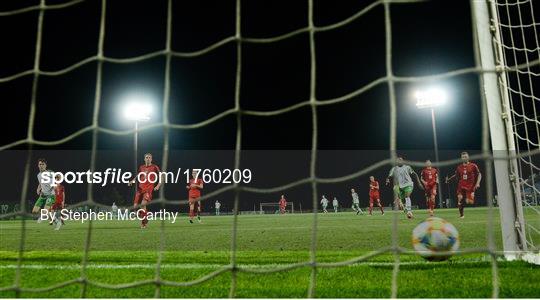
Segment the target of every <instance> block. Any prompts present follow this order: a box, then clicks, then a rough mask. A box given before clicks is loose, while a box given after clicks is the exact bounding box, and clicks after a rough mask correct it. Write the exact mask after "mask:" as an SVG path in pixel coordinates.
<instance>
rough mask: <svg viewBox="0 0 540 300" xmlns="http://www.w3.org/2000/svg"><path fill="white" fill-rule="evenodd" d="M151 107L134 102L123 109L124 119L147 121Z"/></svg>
mask: <svg viewBox="0 0 540 300" xmlns="http://www.w3.org/2000/svg"><path fill="white" fill-rule="evenodd" d="M151 112H152V106H151V105H150V104H148V103H144V102H139V101H134V102H130V103H128V104H127V105H126V106H125V107H124V117H125V118H126V119H128V120H130V121H136V122H140V121H148V120H150V113H151Z"/></svg>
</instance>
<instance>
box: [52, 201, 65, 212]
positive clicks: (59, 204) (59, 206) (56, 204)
mask: <svg viewBox="0 0 540 300" xmlns="http://www.w3.org/2000/svg"><path fill="white" fill-rule="evenodd" d="M62 208H64V205H62V201H59V202H58V201H57V202H54V204H53V205H52V206H51V210H60V209H62Z"/></svg>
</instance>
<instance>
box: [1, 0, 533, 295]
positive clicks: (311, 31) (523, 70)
mask: <svg viewBox="0 0 540 300" xmlns="http://www.w3.org/2000/svg"><path fill="white" fill-rule="evenodd" d="M422 1H423V0H378V1H375V2H373V3H372V4H370V5H367V6H366V7H365V8H363V9H362V10H360V11H358V12H356V13H355V14H353V15H351V16H350V17H349V18H347V19H344V20H342V21H340V22H337V23H334V24H331V25H327V26H316V25H315V22H314V19H313V0H309V1H308V23H307V24H306V26H305V27H303V28H300V29H297V30H294V31H291V32H288V33H286V34H283V35H280V36H275V37H268V38H250V37H244V36H242V33H241V30H240V29H241V26H240V25H241V0H237V1H236V33H235V35H234V36H229V37H227V38H225V39H223V40H220V41H217V42H215V43H214V44H212V45H210V46H208V47H206V48H204V49H201V50H198V51H193V52H178V51H174V50H173V49H172V47H171V35H172V17H173V14H172V10H173V3H172V0H168V6H167V38H166V43H165V47H164V48H163V49H162V50H159V51H155V52H152V53H148V54H144V55H141V56H136V57H129V58H112V57H106V56H105V55H104V52H103V49H104V41H105V34H106V32H105V21H106V12H107V0H102V1H101V17H100V30H99V40H98V51H97V53H96V55H93V56H91V57H88V58H86V59H83V60H81V61H79V62H77V63H75V64H73V65H71V66H69V67H67V68H64V69H60V70H49V71H47V70H42V69H41V66H40V58H41V42H42V33H43V19H44V17H45V13H46V11H48V10H52V9H62V8H65V7H68V6H72V5H77V4H79V3H81V2H83V0H77V1H71V2H68V3H66V4H61V5H46V3H45V0H41V2H40V4H39V5H37V6H31V7H27V8H23V9H18V10H14V11H9V12H0V17H2V16H13V15H16V14H22V13H25V12H29V11H36V10H37V11H39V14H38V23H37V24H38V26H37V38H36V47H35V61H34V67H33V68H32V69H31V70H26V71H23V72H20V73H17V74H13V75H10V76H7V77H3V78H0V83H5V82H9V81H13V80H16V79H18V78H21V77H23V76H33V85H32V96H31V105H30V114H29V118H28V120H29V121H28V131H27V136H26V138H24V139H22V140H19V141H16V142H13V143H10V144H7V145H2V146H0V151H1V150H7V149H11V148H14V147H16V146H19V145H25V144H28V145H29V148H30V151H29V154H28V159H27V161H26V165H25V173H24V180H23V182H22V185H23V188H22V194H21V201H20V203H21V210H22V212H20V213H16V214H17V215H22V216H27V215H29V214H28V213H26V212H27V207H26V198H27V190H28V189H27V188H28V185H29V178H30V165H31V157H32V151H31V150H32V148H31V147H32V145H43V146H52V145H60V144H63V143H66V142H67V141H70V140H72V139H74V138H76V137H78V136H80V135H82V134H84V133H87V132H92V134H93V138H92V139H93V142H92V156H91V163H90V167H89V169H90V170H91V171H93V170H94V168H95V164H96V150H97V137H98V134H99V133H105V134H109V135H113V136H120V135H129V134H133V133H134V131H133V130H125V131H116V130H111V129H107V128H104V127H101V126H100V124H99V122H98V120H99V118H98V117H99V111H100V109H99V107H100V101H101V90H102V68H103V62H109V63H117V64H125V63H134V62H140V61H143V60H147V59H150V58H153V57H157V56H164V57H166V64H165V70H164V93H163V116H162V122H161V123H155V124H151V125H148V126H143V127H141V128H140V130H141V131H143V130H148V129H150V128H155V127H160V128H163V131H164V143H163V156H162V158H163V159H162V170H165V171H166V170H167V167H168V160H169V156H168V154H169V130H185V129H193V128H200V127H203V126H206V125H208V124H211V123H213V122H216V121H218V120H220V119H222V118H224V117H225V116H228V115H235V116H236V120H237V131H236V147H235V150H236V152H235V153H236V155H235V168H238V167H240V163H241V157H240V153H241V151H240V150H241V144H242V143H241V142H242V116H244V115H252V116H261V117H265V116H273V115H278V114H283V113H286V112H289V111H292V110H295V109H298V108H301V107H310V108H311V116H312V118H311V120H312V129H313V130H312V144H311V162H310V173H309V174H310V175H309V177H307V178H304V179H300V180H298V181H295V182H291V183H289V184H286V185H283V186H278V187H272V188H265V189H262V188H253V187H245V186H240V185H237V184H235V185H229V186H226V187H224V188H221V189H219V190H217V191H215V192H212V193H209V194H206V195H204V196H203V197H202V198H201V200H205V199H208V198H211V197H214V196H216V195H219V194H222V193H224V192H226V191H230V190H234V191H235V199H234V208H233V212H234V217H233V218H234V219H233V231H232V240H231V250H230V253H231V255H230V264H229V265H226V266H223V267H221V268H219V269H218V270H216V271H214V272H211V273H209V274H206V275H204V276H202V277H200V278H198V279H196V280H193V281H187V282H173V281H168V280H164V279H163V278H162V277H161V262H162V258H163V255H162V254H163V249H164V246H163V245H164V240H163V236H164V234H163V233H164V230H165V229H164V225H163V224H164V223H163V222H164V221H162V223H161V233H162V234H161V236H162V240H161V244H160V245H161V247H160V251H159V255H158V259H157V261H156V267H155V277H154V278H153V279H149V280H142V281H135V282H130V283H125V284H108V283H104V282H97V281H94V280H90V279H89V278H88V277H87V273H86V268H87V264H88V253H89V249H90V244H91V240H92V238H91V235H92V231H93V230H92V228H93V227H92V222H91V221H90V222H89V225H88V231H87V236H86V242H85V248H84V256H83V260H82V262H81V273H80V276H78V277H76V278H73V279H71V280H68V281H65V282H60V283H57V284H54V285H51V286H47V287H41V288H28V287H22V285H21V270H22V267H21V266H22V264H23V252H24V250H25V233H26V227H25V223H26V221H25V219H24V218H23V219H22V221H21V224H22V227H21V239H20V245H19V259H18V261H17V268H16V272H15V278H14V280H13V284H12V285H10V286H5V287H0V291H15V292H16V296H19V295H20V293H21V292H36V293H39V292H47V291H51V290H55V289H59V288H61V287H65V286H68V285H73V284H80V285H81V286H82V289H81V296H82V297H84V296H86V288H87V287H88V286H89V285H91V286H95V287H100V288H106V289H123V288H129V287H137V286H142V285H148V284H152V285H154V286H155V296H156V297H159V296H160V291H161V287H162V286H176V287H180V286H192V285H197V284H200V283H202V282H205V281H208V280H210V279H212V278H214V277H215V276H218V275H219V274H222V273H225V272H231V275H232V276H231V285H230V292H229V295H230V296H231V297H234V296H235V294H236V280H237V273H238V272H248V273H272V272H283V271H287V270H292V269H296V268H302V267H309V268H311V270H312V271H311V277H310V283H309V287H308V292H307V294H306V295H307V296H308V297H313V296H314V291H315V285H316V274H317V269H318V268H335V267H342V266H348V265H351V264H354V263H357V262H361V261H366V260H369V259H371V258H373V257H375V256H378V255H381V254H384V253H392V254H393V255H394V268H393V272H392V289H391V297H392V298H395V297H396V296H397V291H398V285H397V278H398V274H399V267H400V254H403V253H412V252H411V251H410V250H407V249H404V248H402V247H400V246H399V245H398V236H397V216H398V215H397V214H394V218H393V231H392V232H393V234H392V244H391V245H389V246H388V247H386V248H382V249H379V250H376V251H373V252H371V253H369V254H366V255H363V256H359V257H356V258H354V259H351V260H347V261H341V262H332V263H321V262H317V260H316V250H317V212H318V192H317V186H318V184H320V183H336V182H344V181H347V180H350V179H354V178H357V177H359V176H363V175H366V174H368V173H369V172H371V171H373V170H375V169H377V168H380V167H382V166H390V165H392V164H393V163H394V162H395V158H396V157H395V156H396V154H395V153H396V141H397V139H396V128H397V117H396V114H397V111H396V110H397V109H396V92H395V84H396V83H410V82H425V81H434V80H440V79H444V78H450V77H455V76H459V75H464V74H483V73H500V72H502V71H505V72H507V74H509V75H508V76H512V75H513V74H525V75H526V76H529V78H530V79H531V78H532V77H531V76H537V75H538V72H536V73H535V72H533V71H532V68H533V67H538V65H540V59H539V58H538V55H537V53H538V52H535V51H530V49H534V48H531V45H523V46H516V45H515V44H514V43H513V42H512V43H510V45H511V46H508V43H504V45H505V48H506V49H508V48H507V47H510V48H509V50H511V51H522V52H526V53H532V54H531V56H528V57H527V56H526V57H527V60H526V61H519V62H517V61H516V62H514V63H507V64H506V65H505V68H503V69H495V68H493V69H485V68H481V67H480V66H479V65H476V66H475V67H471V68H465V69H459V70H454V71H450V72H446V73H440V74H433V75H429V76H422V77H419V76H416V77H405V76H395V75H394V73H393V67H392V18H391V15H390V7H391V5H395V4H403V5H405V4H407V3H414V2H422ZM499 2H501V1H499ZM497 4H498V5H504V4H501V3H497ZM513 5H517V6H518V7H524V5H530V11H531V12H532V1H521V2H519V3H518V4H513ZM381 6H382V7H383V9H384V23H385V38H386V45H385V54H386V61H385V66H386V74H385V75H384V76H383V77H380V78H378V79H376V80H374V81H372V82H370V83H369V84H367V85H364V86H362V87H359V88H358V89H357V90H355V91H353V92H350V93H348V94H345V95H342V96H340V97H336V98H332V99H318V98H317V96H316V93H315V91H316V76H317V71H316V47H315V33H316V32H323V31H331V30H334V29H337V28H341V27H343V26H346V25H348V24H349V23H351V22H353V21H355V20H356V19H358V18H361V17H362V16H363V15H365V14H366V13H368V12H370V11H371V10H373V9H375V8H378V7H381ZM520 24H521V25H518V26H517V27H516V25H513V24H510V22H509V23H508V24H507V25H508V26H512V27H510V28H512V30H514V29H515V30H521V29H522V28H525V26H528V27H532V28H535V30H536V25H537V24H536V23H534V21H533V23H531V24H528V25H527V24H526V23H523V22H521V23H520ZM501 26H503V25H501ZM301 34H307V35H308V36H309V45H310V53H309V55H310V88H309V99H308V100H306V101H303V102H299V103H297V104H294V105H291V106H288V107H284V108H281V109H277V110H273V111H252V110H244V109H242V108H241V107H240V87H241V74H242V45H243V44H244V43H274V42H277V41H280V40H284V39H289V38H291V37H294V36H297V35H301ZM536 36H537V35H536ZM228 43H235V44H236V62H237V65H236V73H235V75H234V76H235V78H236V81H235V97H234V99H235V101H234V103H235V105H234V107H233V108H230V109H228V110H226V111H223V112H221V113H219V114H217V115H215V116H213V117H211V118H209V119H206V120H204V121H202V122H199V123H194V124H173V123H170V122H169V119H168V114H167V112H168V110H169V101H170V85H171V83H170V72H171V60H172V59H173V58H175V57H197V56H201V55H205V54H207V53H209V52H212V51H214V50H216V49H218V48H220V47H222V46H223V45H225V44H228ZM520 49H522V50H520ZM527 49H529V50H527ZM536 50H538V41H536ZM533 55H536V56H533ZM94 61H96V62H97V79H96V87H95V97H94V110H93V115H92V116H93V118H92V124H91V125H90V126H88V127H85V128H81V129H80V130H78V131H76V132H74V133H72V134H71V135H68V136H66V137H64V138H62V139H58V140H54V141H44V140H36V139H35V138H34V136H33V132H34V120H35V115H36V113H37V112H36V99H37V97H36V96H37V86H38V79H39V77H41V76H59V75H63V74H66V73H68V72H71V71H73V70H75V69H78V68H80V67H81V66H83V65H85V64H88V63H90V62H94ZM231 75H232V74H231ZM530 79H529V80H530ZM379 85H386V86H387V87H388V91H389V99H388V101H389V107H390V111H389V116H390V134H389V145H390V147H389V150H390V153H391V154H390V156H389V157H388V158H387V159H385V160H382V161H379V162H376V163H374V164H373V165H371V166H369V167H367V168H364V169H361V170H358V171H357V172H354V173H352V174H349V175H346V176H343V177H337V178H319V177H318V176H317V173H316V166H317V151H316V150H317V146H318V141H317V132H318V128H317V123H318V122H317V107H318V106H324V105H333V104H336V103H340V102H344V101H350V100H352V99H353V98H354V97H355V96H358V95H360V94H363V93H365V92H367V91H369V90H371V89H373V88H375V87H376V86H379ZM508 89H509V90H510V91H513V90H514V89H515V88H513V87H512V86H509V87H508ZM517 91H518V93H519V95H521V96H522V97H528V98H530V99H531V100H534V101H537V100H538V98H537V97H534V93H533V91H527V90H523V89H522V87H519V86H518V87H517ZM518 101H521V100H518ZM513 102H514V103H518V102H515V99H514V101H513ZM513 111H514V112H515V113H514V115H513V117H514V118H518V119H522V120H524V122H528V123H533V124H536V126H537V124H538V120H537V119H536V113H535V114H534V116H533V117H530V116H528V115H526V114H525V113H523V112H520V110H519V109H516V108H515V107H514V108H513ZM483 118H484V119H485V118H486V116H485V112H483ZM536 128H538V127H536ZM522 134H524V135H523V136H522ZM483 136H484V139H486V138H487V137H488V132H487V131H485V130H484V133H483ZM516 137H518V138H519V139H524V140H525V141H527V146H526V148H523V151H520V153H518V154H517V155H515V156H505V157H503V158H499V159H515V158H517V159H519V160H521V162H522V170H524V169H536V166H537V165H538V164H534V163H532V162H531V158H530V157H531V156H532V155H535V154H538V153H540V151H538V130H536V131H535V132H534V137H531V133H530V132H528V133H527V132H524V133H521V132H520V131H516ZM520 149H522V148H520ZM471 158H472V159H482V160H486V161H489V160H491V159H493V156H492V155H491V154H490V153H489V152H488V151H487V148H486V147H484V152H483V154H481V155H476V156H473V157H471ZM458 162H459V160H452V161H445V162H441V163H439V164H435V165H436V166H449V165H453V164H456V163H458ZM410 164H411V165H413V166H421V165H423V162H410ZM487 165H488V166H489V165H490V164H487ZM489 170H490V169H488V171H487V172H486V173H487V176H488V179H487V182H488V185H491V179H490V174H491V172H490V171H489ZM523 174H525V173H523ZM522 179H525V178H522ZM303 184H308V185H310V186H311V190H312V204H313V210H312V213H313V214H312V215H313V222H312V238H311V246H310V259H309V260H308V261H305V262H301V263H296V264H291V265H287V266H285V267H277V268H267V269H256V268H247V267H242V266H239V265H238V264H237V261H236V254H237V232H238V230H237V227H238V206H239V192H240V191H248V192H254V193H274V192H278V191H283V190H286V189H289V188H292V187H295V186H299V185H303ZM531 185H532V186H534V184H531ZM164 190H165V188H163V189H161V191H160V194H159V195H160V196H159V198H158V199H155V201H154V202H153V203H157V204H161V205H165V204H185V203H187V200H167V199H165V198H164ZM491 192H492V190H490V189H489V188H488V197H487V198H488V199H490V198H491V197H489V195H490V194H489V193H491ZM84 205H93V206H95V205H99V204H98V203H96V202H95V201H94V199H93V192H92V186H91V185H89V186H88V199H87V200H86V201H84V202H80V203H77V204H76V205H75V206H84ZM488 205H489V206H490V207H491V202H490V201H488ZM490 212H491V210H490ZM11 215H12V214H11ZM11 215H10V214H6V215H2V218H5V217H9V216H11ZM490 216H491V215H490ZM490 219H493V217H492V216H491V217H490ZM489 227H492V226H489ZM489 236H490V242H489V243H488V245H487V246H486V247H484V248H478V249H464V250H461V251H460V252H459V253H457V255H466V254H470V253H485V254H488V255H489V256H490V257H491V262H492V266H493V272H492V281H493V290H492V294H493V296H494V297H497V296H498V292H499V285H498V271H497V260H496V255H497V254H498V253H497V251H496V250H495V247H494V245H493V231H492V230H490V234H489Z"/></svg>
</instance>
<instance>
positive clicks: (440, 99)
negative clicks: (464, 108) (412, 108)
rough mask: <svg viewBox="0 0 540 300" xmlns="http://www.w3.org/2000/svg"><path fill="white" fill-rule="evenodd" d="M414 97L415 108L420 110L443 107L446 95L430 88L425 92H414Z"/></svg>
mask: <svg viewBox="0 0 540 300" xmlns="http://www.w3.org/2000/svg"><path fill="white" fill-rule="evenodd" d="M414 96H415V98H416V107H418V108H420V109H422V108H435V107H437V106H441V105H444V104H445V103H446V100H447V95H446V93H445V92H444V91H443V90H441V89H437V88H432V89H428V90H425V91H422V90H419V91H416V93H415V94H414Z"/></svg>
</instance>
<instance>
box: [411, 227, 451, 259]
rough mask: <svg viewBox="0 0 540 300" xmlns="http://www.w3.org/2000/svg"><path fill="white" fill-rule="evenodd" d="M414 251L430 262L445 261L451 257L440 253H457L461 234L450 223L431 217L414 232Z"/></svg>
mask: <svg viewBox="0 0 540 300" xmlns="http://www.w3.org/2000/svg"><path fill="white" fill-rule="evenodd" d="M412 244H413V247H414V250H416V252H417V253H418V254H420V255H421V256H422V257H423V258H425V259H427V260H429V261H443V260H447V259H448V258H450V256H451V255H437V254H438V253H440V252H446V251H456V250H458V248H459V233H458V231H457V229H456V227H454V225H452V224H451V223H450V222H448V221H446V220H444V219H441V218H437V217H430V218H428V219H426V220H425V221H424V222H422V223H420V224H418V225H417V226H416V228H414V230H413V232H412Z"/></svg>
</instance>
